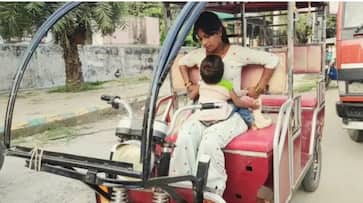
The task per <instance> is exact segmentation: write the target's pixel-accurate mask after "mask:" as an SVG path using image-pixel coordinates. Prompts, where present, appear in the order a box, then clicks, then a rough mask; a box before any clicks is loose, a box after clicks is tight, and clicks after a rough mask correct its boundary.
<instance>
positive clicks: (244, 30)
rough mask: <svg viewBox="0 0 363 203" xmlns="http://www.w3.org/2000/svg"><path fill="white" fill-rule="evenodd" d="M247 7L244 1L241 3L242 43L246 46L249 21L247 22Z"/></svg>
mask: <svg viewBox="0 0 363 203" xmlns="http://www.w3.org/2000/svg"><path fill="white" fill-rule="evenodd" d="M245 12H246V8H245V3H244V2H242V3H241V23H242V26H241V28H242V45H243V46H244V47H245V46H246V44H247V43H246V41H247V40H246V38H247V22H246V13H245Z"/></svg>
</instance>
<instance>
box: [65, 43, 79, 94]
mask: <svg viewBox="0 0 363 203" xmlns="http://www.w3.org/2000/svg"><path fill="white" fill-rule="evenodd" d="M61 46H62V47H63V58H64V64H65V72H66V88H67V90H70V91H72V90H77V89H79V88H80V87H81V84H82V83H83V75H82V68H81V66H82V63H81V60H80V59H79V54H78V48H77V42H76V40H75V39H74V38H72V37H69V38H66V39H62V40H61Z"/></svg>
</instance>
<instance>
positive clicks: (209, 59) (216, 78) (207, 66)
mask: <svg viewBox="0 0 363 203" xmlns="http://www.w3.org/2000/svg"><path fill="white" fill-rule="evenodd" d="M223 72H224V64H223V61H222V58H221V57H220V56H218V55H208V56H206V57H205V58H204V59H203V61H202V64H201V66H200V76H201V77H202V80H203V81H204V82H205V83H207V84H217V83H218V82H220V81H221V79H222V77H223Z"/></svg>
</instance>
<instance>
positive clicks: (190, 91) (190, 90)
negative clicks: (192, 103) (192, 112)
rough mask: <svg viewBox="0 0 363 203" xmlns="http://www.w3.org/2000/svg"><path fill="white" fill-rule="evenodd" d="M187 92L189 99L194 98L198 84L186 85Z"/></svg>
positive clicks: (197, 90) (197, 92)
mask: <svg viewBox="0 0 363 203" xmlns="http://www.w3.org/2000/svg"><path fill="white" fill-rule="evenodd" d="M187 93H188V96H189V98H190V99H192V100H195V99H196V98H197V97H198V94H199V85H196V84H193V85H189V86H188V87H187Z"/></svg>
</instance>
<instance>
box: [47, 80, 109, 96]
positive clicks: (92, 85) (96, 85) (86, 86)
mask: <svg viewBox="0 0 363 203" xmlns="http://www.w3.org/2000/svg"><path fill="white" fill-rule="evenodd" d="M106 82H107V81H97V82H85V83H82V84H81V85H80V86H68V85H64V86H60V87H57V88H55V89H52V90H49V91H48V93H65V92H83V91H89V90H97V89H100V88H102V85H103V84H105V83H106Z"/></svg>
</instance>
